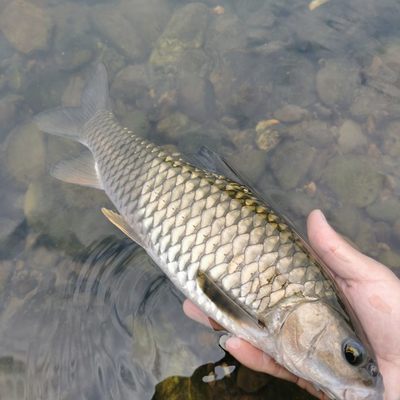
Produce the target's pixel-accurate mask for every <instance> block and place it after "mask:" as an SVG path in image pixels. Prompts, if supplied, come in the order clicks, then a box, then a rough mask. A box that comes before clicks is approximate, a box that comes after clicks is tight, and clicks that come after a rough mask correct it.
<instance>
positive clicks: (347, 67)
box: [316, 60, 360, 107]
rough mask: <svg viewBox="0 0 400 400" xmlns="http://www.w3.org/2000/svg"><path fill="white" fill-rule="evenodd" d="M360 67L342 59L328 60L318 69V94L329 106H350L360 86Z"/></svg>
mask: <svg viewBox="0 0 400 400" xmlns="http://www.w3.org/2000/svg"><path fill="white" fill-rule="evenodd" d="M359 72H360V71H359V68H357V66H356V65H353V64H350V63H348V62H345V61H342V60H328V61H327V62H326V64H325V65H324V66H323V67H322V68H321V69H320V70H319V71H318V73H317V77H316V86H317V92H318V96H319V98H320V99H321V101H322V102H323V103H324V104H326V105H327V106H330V107H333V106H339V107H348V106H349V105H350V104H351V103H352V100H353V98H354V95H355V90H356V89H357V88H358V87H359V86H360V76H359Z"/></svg>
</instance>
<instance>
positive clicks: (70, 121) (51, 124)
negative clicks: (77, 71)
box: [34, 63, 111, 144]
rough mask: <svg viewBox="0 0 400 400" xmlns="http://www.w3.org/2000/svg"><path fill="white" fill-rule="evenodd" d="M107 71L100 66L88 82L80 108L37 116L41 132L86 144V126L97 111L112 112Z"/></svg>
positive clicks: (60, 108)
mask: <svg viewBox="0 0 400 400" xmlns="http://www.w3.org/2000/svg"><path fill="white" fill-rule="evenodd" d="M110 109H111V107H110V102H109V95H108V81H107V71H106V68H105V66H104V65H103V64H101V63H100V64H98V65H97V66H96V68H95V71H94V73H93V74H92V75H91V77H90V78H89V79H88V81H87V82H86V86H85V89H84V90H83V92H82V97H81V105H80V106H79V107H58V108H55V109H51V110H48V111H44V112H42V113H39V114H37V115H36V116H35V117H34V120H35V122H36V124H37V126H38V127H39V129H40V130H42V131H44V132H47V133H51V134H53V135H57V136H64V137H67V138H70V139H74V140H77V141H79V142H81V143H83V144H85V137H84V129H83V127H84V125H85V123H86V122H88V121H89V120H90V119H91V118H92V117H93V116H94V115H95V114H96V112H97V111H100V110H110Z"/></svg>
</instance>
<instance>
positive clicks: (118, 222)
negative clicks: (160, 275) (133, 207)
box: [101, 207, 146, 249]
mask: <svg viewBox="0 0 400 400" xmlns="http://www.w3.org/2000/svg"><path fill="white" fill-rule="evenodd" d="M101 212H102V213H103V214H104V215H105V217H106V218H107V219H108V220H109V221H110V222H111V223H112V224H113V225H115V226H116V227H117V228H118V229H119V230H120V231H122V232H123V233H124V234H125V235H126V236H128V237H129V238H131V239H132V240H133V241H134V242H136V243H137V244H138V245H139V246H141V247H143V248H144V249H146V246H145V243H144V242H143V240H142V239H141V238H140V237H139V236H138V234H137V233H136V232H135V231H134V229H132V228H131V227H130V226H129V225H128V223H127V222H126V221H125V220H124V219H123V218H122V217H121V215H120V214H118V213H116V212H115V211H112V210H109V209H108V208H104V207H103V208H102V209H101Z"/></svg>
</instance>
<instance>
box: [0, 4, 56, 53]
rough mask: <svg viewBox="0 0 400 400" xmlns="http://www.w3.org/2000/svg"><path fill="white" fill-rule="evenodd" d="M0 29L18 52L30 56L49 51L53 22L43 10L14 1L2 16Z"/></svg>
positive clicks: (0, 17) (33, 5)
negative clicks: (40, 51) (34, 52)
mask: <svg viewBox="0 0 400 400" xmlns="http://www.w3.org/2000/svg"><path fill="white" fill-rule="evenodd" d="M0 29H1V31H2V32H3V33H4V35H5V36H6V38H7V39H8V40H9V41H10V43H11V44H12V45H13V46H14V47H15V48H16V49H17V50H19V51H21V52H22V53H25V54H29V53H32V52H33V51H36V50H46V49H47V46H48V44H49V39H50V35H51V31H52V29H53V22H52V19H51V18H50V16H49V15H48V14H47V12H46V10H44V9H43V8H40V7H38V6H36V5H35V4H33V3H32V2H27V1H24V0H13V1H11V2H10V3H9V4H8V5H7V6H6V7H5V8H4V10H3V11H2V13H1V14H0Z"/></svg>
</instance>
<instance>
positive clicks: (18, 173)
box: [6, 123, 46, 184]
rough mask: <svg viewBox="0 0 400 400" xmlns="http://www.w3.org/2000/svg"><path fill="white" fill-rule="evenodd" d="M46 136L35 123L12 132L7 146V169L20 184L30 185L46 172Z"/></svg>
mask: <svg viewBox="0 0 400 400" xmlns="http://www.w3.org/2000/svg"><path fill="white" fill-rule="evenodd" d="M45 157H46V148H45V140H44V135H43V133H41V132H40V131H39V129H38V128H37V127H36V125H34V124H33V123H30V124H26V125H21V126H19V127H17V128H15V129H14V130H13V131H11V132H10V135H9V137H8V142H7V145H6V168H7V170H8V172H9V174H10V175H11V176H12V177H13V178H14V179H15V180H16V181H18V182H19V183H22V184H29V183H30V182H32V180H34V179H36V178H38V177H39V176H41V175H42V174H43V173H44V171H45Z"/></svg>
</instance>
